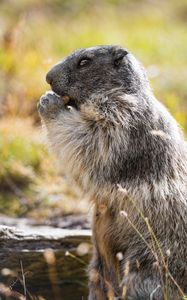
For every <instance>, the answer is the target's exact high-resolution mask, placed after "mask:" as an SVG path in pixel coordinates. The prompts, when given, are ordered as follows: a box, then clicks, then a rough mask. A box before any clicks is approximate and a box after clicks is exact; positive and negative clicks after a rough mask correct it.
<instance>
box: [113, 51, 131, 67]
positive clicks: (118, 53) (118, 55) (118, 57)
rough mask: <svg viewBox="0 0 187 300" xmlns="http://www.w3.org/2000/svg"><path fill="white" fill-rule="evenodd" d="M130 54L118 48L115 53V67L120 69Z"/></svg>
mask: <svg viewBox="0 0 187 300" xmlns="http://www.w3.org/2000/svg"><path fill="white" fill-rule="evenodd" d="M128 53H129V52H128V51H127V50H126V49H123V48H116V49H115V50H114V52H113V61H114V66H116V67H118V66H119V65H120V64H121V63H122V60H123V58H124V56H126V55H127V54H128Z"/></svg>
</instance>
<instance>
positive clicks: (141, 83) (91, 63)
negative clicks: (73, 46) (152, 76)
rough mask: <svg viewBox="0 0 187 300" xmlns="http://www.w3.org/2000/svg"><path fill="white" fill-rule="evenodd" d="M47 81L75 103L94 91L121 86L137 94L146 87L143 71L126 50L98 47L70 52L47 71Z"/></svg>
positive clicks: (125, 91) (103, 90)
mask: <svg viewBox="0 0 187 300" xmlns="http://www.w3.org/2000/svg"><path fill="white" fill-rule="evenodd" d="M46 80H47V82H48V83H49V84H50V85H51V88H52V90H53V91H54V92H55V93H57V94H58V95H60V96H65V95H66V96H69V98H70V99H71V101H72V104H73V103H74V104H75V106H76V105H78V104H79V103H83V102H84V101H86V100H87V99H89V98H90V97H91V96H92V95H93V94H101V93H102V94H103V93H105V92H110V91H111V90H112V89H118V88H119V89H120V90H121V91H123V92H124V93H126V94H138V95H140V93H141V91H142V90H143V89H144V87H145V86H146V87H147V78H146V75H145V72H144V70H143V68H142V67H141V65H140V64H139V63H138V61H137V60H136V59H135V58H134V56H133V55H132V54H130V53H129V52H128V51H127V50H126V49H123V48H121V47H119V46H98V47H93V48H87V49H80V50H77V51H75V52H73V53H72V54H71V55H69V56H68V57H66V58H65V59H64V60H63V61H61V62H59V63H58V64H57V65H55V66H54V67H53V68H52V69H51V70H50V71H49V72H48V74H47V77H46Z"/></svg>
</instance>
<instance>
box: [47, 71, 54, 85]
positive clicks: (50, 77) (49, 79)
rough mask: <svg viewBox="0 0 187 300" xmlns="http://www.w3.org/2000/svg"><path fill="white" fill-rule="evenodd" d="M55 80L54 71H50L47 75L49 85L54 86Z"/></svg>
mask: <svg viewBox="0 0 187 300" xmlns="http://www.w3.org/2000/svg"><path fill="white" fill-rule="evenodd" d="M53 78H54V74H53V72H52V70H50V71H49V72H48V73H47V75H46V81H47V83H49V84H52V82H53Z"/></svg>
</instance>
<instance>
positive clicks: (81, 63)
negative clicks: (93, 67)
mask: <svg viewBox="0 0 187 300" xmlns="http://www.w3.org/2000/svg"><path fill="white" fill-rule="evenodd" d="M90 61H91V59H90V58H82V59H81V60H80V61H79V63H78V67H84V66H86V65H88V64H89V63H90Z"/></svg>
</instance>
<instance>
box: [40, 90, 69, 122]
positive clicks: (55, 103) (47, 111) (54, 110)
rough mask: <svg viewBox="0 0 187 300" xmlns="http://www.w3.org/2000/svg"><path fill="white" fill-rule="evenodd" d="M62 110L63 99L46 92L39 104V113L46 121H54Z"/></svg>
mask: <svg viewBox="0 0 187 300" xmlns="http://www.w3.org/2000/svg"><path fill="white" fill-rule="evenodd" d="M62 109H64V101H63V99H62V98H61V97H60V96H58V95H57V94H55V93H54V92H52V91H49V92H46V93H45V95H43V96H41V98H40V101H39V102H38V112H39V114H40V116H41V117H42V118H44V119H54V118H55V117H56V116H57V114H58V113H59V112H60V111H61V110H62Z"/></svg>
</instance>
